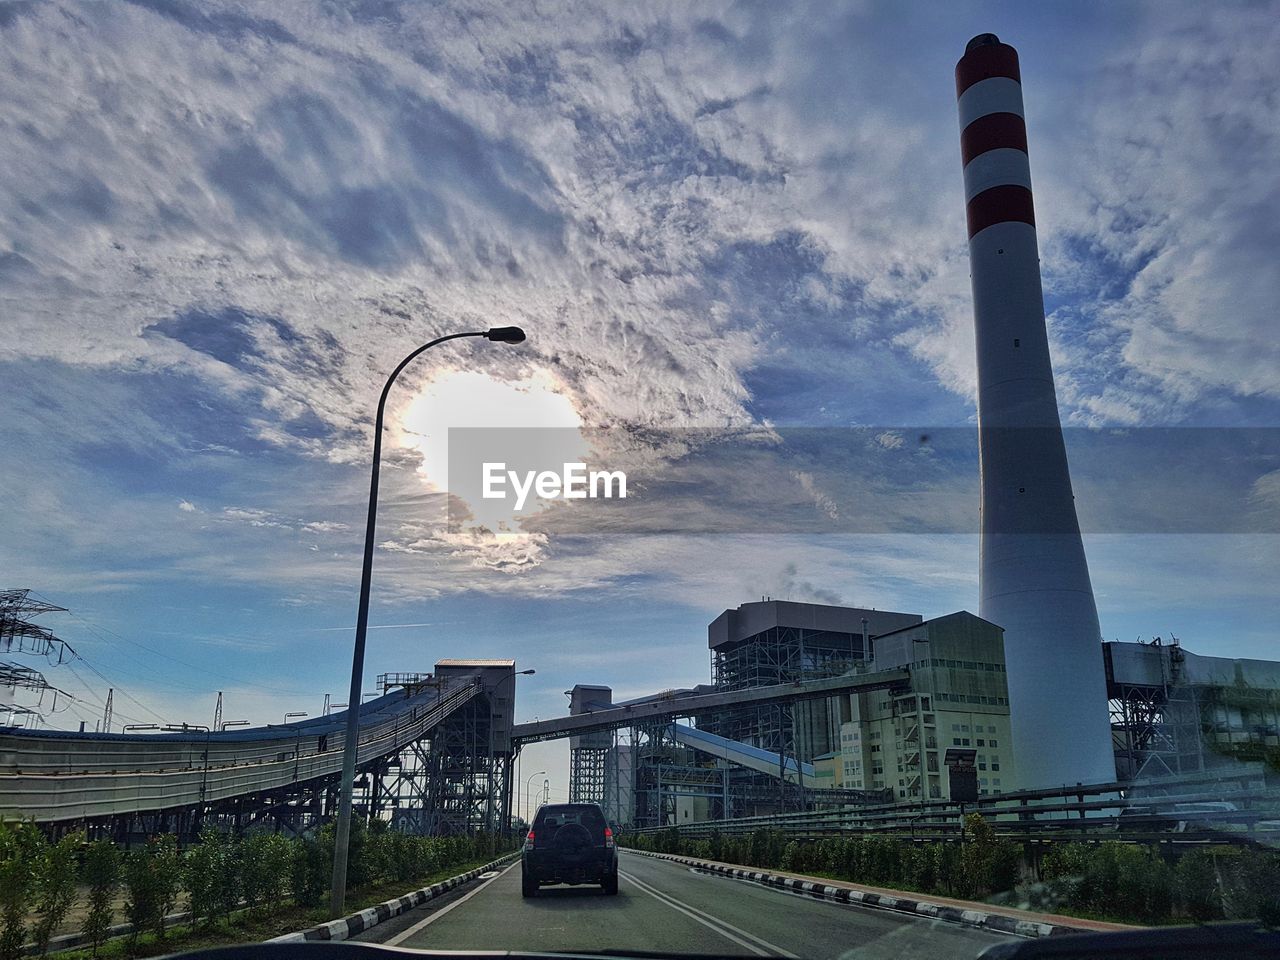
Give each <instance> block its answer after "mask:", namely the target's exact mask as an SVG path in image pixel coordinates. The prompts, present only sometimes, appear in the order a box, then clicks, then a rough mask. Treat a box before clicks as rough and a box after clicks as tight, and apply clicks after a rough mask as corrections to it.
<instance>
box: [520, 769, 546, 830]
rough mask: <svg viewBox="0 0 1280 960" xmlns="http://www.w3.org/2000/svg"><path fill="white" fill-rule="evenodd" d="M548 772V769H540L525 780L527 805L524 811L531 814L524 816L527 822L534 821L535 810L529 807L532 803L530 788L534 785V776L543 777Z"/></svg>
mask: <svg viewBox="0 0 1280 960" xmlns="http://www.w3.org/2000/svg"><path fill="white" fill-rule="evenodd" d="M546 772H547V771H545V770H539V771H538V772H537V773H535V774H532V775H531V776H530V777H529V778H528V779H527V780H525V782H524V807H525V810H524V812H525V813H527V814H529V816H528V817H525V818H524V820H525V823H532V822H533V821H532V819H531V818H532V816H533V811H532V810H530V809H529V806H530V804H529V788H530V787H532V786H533V778H534V777H541V776H545V775H546Z"/></svg>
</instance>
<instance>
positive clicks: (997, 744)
mask: <svg viewBox="0 0 1280 960" xmlns="http://www.w3.org/2000/svg"><path fill="white" fill-rule="evenodd" d="M991 745H992V746H993V747H998V746H1000V741H999V740H992V741H991Z"/></svg>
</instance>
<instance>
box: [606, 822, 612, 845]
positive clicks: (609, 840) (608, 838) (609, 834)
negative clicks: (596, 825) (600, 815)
mask: <svg viewBox="0 0 1280 960" xmlns="http://www.w3.org/2000/svg"><path fill="white" fill-rule="evenodd" d="M604 845H605V846H606V847H612V846H613V831H612V830H610V829H609V828H608V827H605V828H604Z"/></svg>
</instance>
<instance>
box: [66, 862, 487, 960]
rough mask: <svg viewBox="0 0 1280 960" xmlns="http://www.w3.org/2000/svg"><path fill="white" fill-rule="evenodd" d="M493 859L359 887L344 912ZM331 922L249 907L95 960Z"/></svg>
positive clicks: (324, 915) (81, 954) (308, 910)
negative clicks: (424, 875) (227, 916)
mask: <svg viewBox="0 0 1280 960" xmlns="http://www.w3.org/2000/svg"><path fill="white" fill-rule="evenodd" d="M499 856H501V854H500V855H499ZM491 859H493V858H484V859H481V860H475V861H472V862H470V863H464V864H459V865H457V866H452V867H447V868H445V869H443V870H438V871H436V872H435V873H433V874H430V875H429V876H426V877H421V878H419V879H417V880H389V881H386V882H384V883H378V884H373V885H371V886H366V887H360V888H358V889H355V890H352V891H350V893H349V894H348V897H347V909H346V912H347V913H355V912H357V911H359V910H364V909H366V908H367V907H372V906H375V905H377V904H379V903H382V902H383V901H384V900H390V899H392V898H394V897H399V896H402V895H404V894H406V893H409V892H410V891H413V890H418V889H420V888H422V887H429V886H431V884H433V883H439V882H440V881H441V880H447V879H449V878H450V877H453V876H457V875H458V874H460V873H466V872H467V871H469V870H474V869H476V868H477V867H482V866H484V865H485V864H486V863H489V862H490V861H491ZM329 919H330V918H329V915H328V911H327V910H326V909H325V908H324V907H302V906H294V905H292V904H290V905H287V906H284V907H282V908H279V909H277V910H275V911H273V912H271V913H270V914H268V913H267V912H266V911H265V910H263V909H262V908H258V907H248V908H246V909H244V910H238V911H236V912H235V913H233V914H232V915H231V917H230V918H229V919H226V920H219V921H217V922H215V923H211V924H208V925H203V924H202V925H201V926H199V927H196V928H194V929H193V928H192V927H191V926H190V925H188V924H182V925H179V926H176V927H172V928H170V929H169V930H168V931H166V933H165V936H164V937H163V938H160V937H157V936H156V935H155V934H154V933H143V934H140V935H139V936H138V940H137V943H136V944H135V945H133V947H132V948H131V947H130V944H129V937H127V936H125V937H117V938H115V939H114V940H108V941H107V942H106V943H104V944H103V945H102V946H101V947H100V948H99V949H98V957H99V958H101V960H117V958H132V957H156V956H161V955H163V954H168V953H175V952H177V951H179V950H184V951H185V950H199V949H203V948H206V947H222V946H228V945H230V944H235V943H261V942H262V941H264V940H270V939H271V938H272V937H278V936H281V935H282V934H286V933H293V932H294V931H296V930H302V929H304V928H306V927H313V926H315V925H316V924H318V923H324V922H325V921H327V920H329ZM55 956H57V958H58V960H89V958H91V957H93V951H92V949H90V948H88V947H75V948H74V949H71V950H63V951H60V952H59V953H57V954H55Z"/></svg>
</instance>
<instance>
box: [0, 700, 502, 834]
mask: <svg viewBox="0 0 1280 960" xmlns="http://www.w3.org/2000/svg"><path fill="white" fill-rule="evenodd" d="M490 690H491V687H489V686H487V685H486V683H485V682H484V680H483V679H482V678H481V677H480V676H469V677H468V676H453V677H441V678H438V679H437V680H435V681H434V682H431V683H425V684H418V685H415V686H411V687H408V688H401V689H394V690H391V691H389V692H387V693H386V694H385V695H383V696H381V697H378V698H377V699H376V700H371V701H369V702H367V703H365V704H363V705H361V706H360V707H358V708H357V709H359V711H360V746H359V751H358V754H357V756H358V761H357V769H358V770H359V771H360V774H361V777H360V781H358V783H357V788H358V790H357V796H356V802H357V804H360V802H361V799H362V798H361V796H360V793H361V792H363V794H364V796H363V800H364V807H365V809H366V810H367V809H368V808H369V807H377V806H378V804H379V803H380V801H381V802H384V803H389V802H394V797H393V798H391V799H390V800H388V795H389V788H387V787H386V786H385V785H384V784H383V783H382V782H381V781H382V779H383V778H384V777H391V778H394V777H396V776H398V775H399V770H400V769H402V768H403V766H404V765H405V764H404V763H402V761H401V757H402V755H404V754H406V753H408V752H410V751H412V750H414V749H415V748H418V750H419V753H418V755H419V756H424V755H425V754H424V753H423V752H422V751H421V745H422V744H423V742H424V741H426V740H429V739H430V738H432V737H433V736H436V735H437V734H442V733H443V731H444V729H445V728H448V727H450V726H451V725H452V724H455V723H456V722H461V721H463V720H464V719H465V720H468V721H470V723H469V724H466V726H469V727H470V731H471V739H472V740H473V741H475V740H478V739H483V738H485V737H488V735H489V731H488V729H487V727H486V726H485V725H486V724H487V723H488V722H489V719H490V718H489V712H490V711H489V709H488V708H487V707H486V706H485V701H486V700H488V696H487V692H488V691H490ZM477 706H478V707H480V708H481V709H479V710H477V709H476V708H477ZM346 721H347V712H346V711H341V712H336V713H332V714H330V715H328V716H323V717H316V718H313V719H309V720H302V721H301V722H298V723H288V724H271V725H268V726H266V727H257V728H246V729H238V730H224V731H206V730H203V729H199V728H195V729H190V730H186V731H183V732H169V733H108V734H102V733H78V732H72V731H57V730H25V729H18V728H16V727H9V728H0V817H11V818H27V819H34V820H35V821H36V822H38V823H41V824H46V825H51V826H52V825H65V826H66V827H68V828H69V827H72V826H89V827H90V828H93V827H95V826H96V827H100V828H103V829H104V830H105V832H113V833H122V832H123V833H128V832H130V831H135V832H136V831H138V830H143V831H147V830H154V829H168V830H176V831H177V832H180V833H185V832H188V831H194V830H196V829H198V826H199V824H200V822H201V821H202V820H204V819H206V818H214V819H225V818H227V817H234V818H235V821H236V823H237V824H238V825H243V824H244V823H245V821H252V820H255V819H260V818H262V817H264V816H271V817H275V818H276V819H278V820H281V821H282V822H283V821H285V820H287V821H288V822H289V823H290V824H291V825H292V826H294V827H295V828H297V827H298V826H299V821H310V820H314V819H318V818H320V817H322V816H324V815H326V814H327V813H328V812H329V808H330V807H331V806H332V804H333V803H334V802H336V798H335V793H336V784H337V780H338V776H339V774H340V773H341V769H342V752H343V746H344V743H345V733H346ZM453 739H458V738H457V736H453ZM503 746H505V747H507V748H508V753H509V743H507V742H506V741H504V743H503ZM437 767H438V769H437V770H436V771H435V772H436V773H437V774H438V776H436V777H435V787H436V788H437V789H436V792H437V793H443V792H448V791H449V785H448V784H446V783H445V782H444V781H445V780H447V779H448V770H447V764H445V763H441V764H437ZM428 779H430V778H428V777H426V776H425V775H424V776H423V777H422V778H420V780H421V781H422V787H421V789H420V790H419V793H420V794H421V796H420V797H419V799H420V800H425V801H429V800H430V799H431V798H430V796H428V794H430V793H431V792H432V790H431V785H430V784H427V783H426V781H427V780H428ZM489 779H490V780H491V781H492V779H493V778H492V776H491V777H490V778H489ZM486 789H487V790H488V794H487V795H486V797H485V799H486V800H487V801H488V806H489V807H490V808H492V806H493V804H494V796H493V794H494V793H496V792H497V791H498V787H497V786H496V785H494V784H492V783H491V784H490V785H489V786H488V787H487V788H486ZM452 792H454V793H456V792H457V791H456V790H454V791H452ZM473 792H474V791H473ZM472 799H474V798H472ZM499 802H500V798H499ZM393 813H394V811H393ZM487 815H488V816H489V817H490V823H489V824H488V825H489V826H490V827H492V826H494V825H496V817H497V816H498V814H497V812H496V811H493V810H492V809H491V810H490V811H489V812H488V813H487ZM139 818H141V819H139ZM421 819H422V818H421V816H419V817H418V823H419V825H421ZM455 819H456V818H455ZM437 826H438V824H437Z"/></svg>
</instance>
